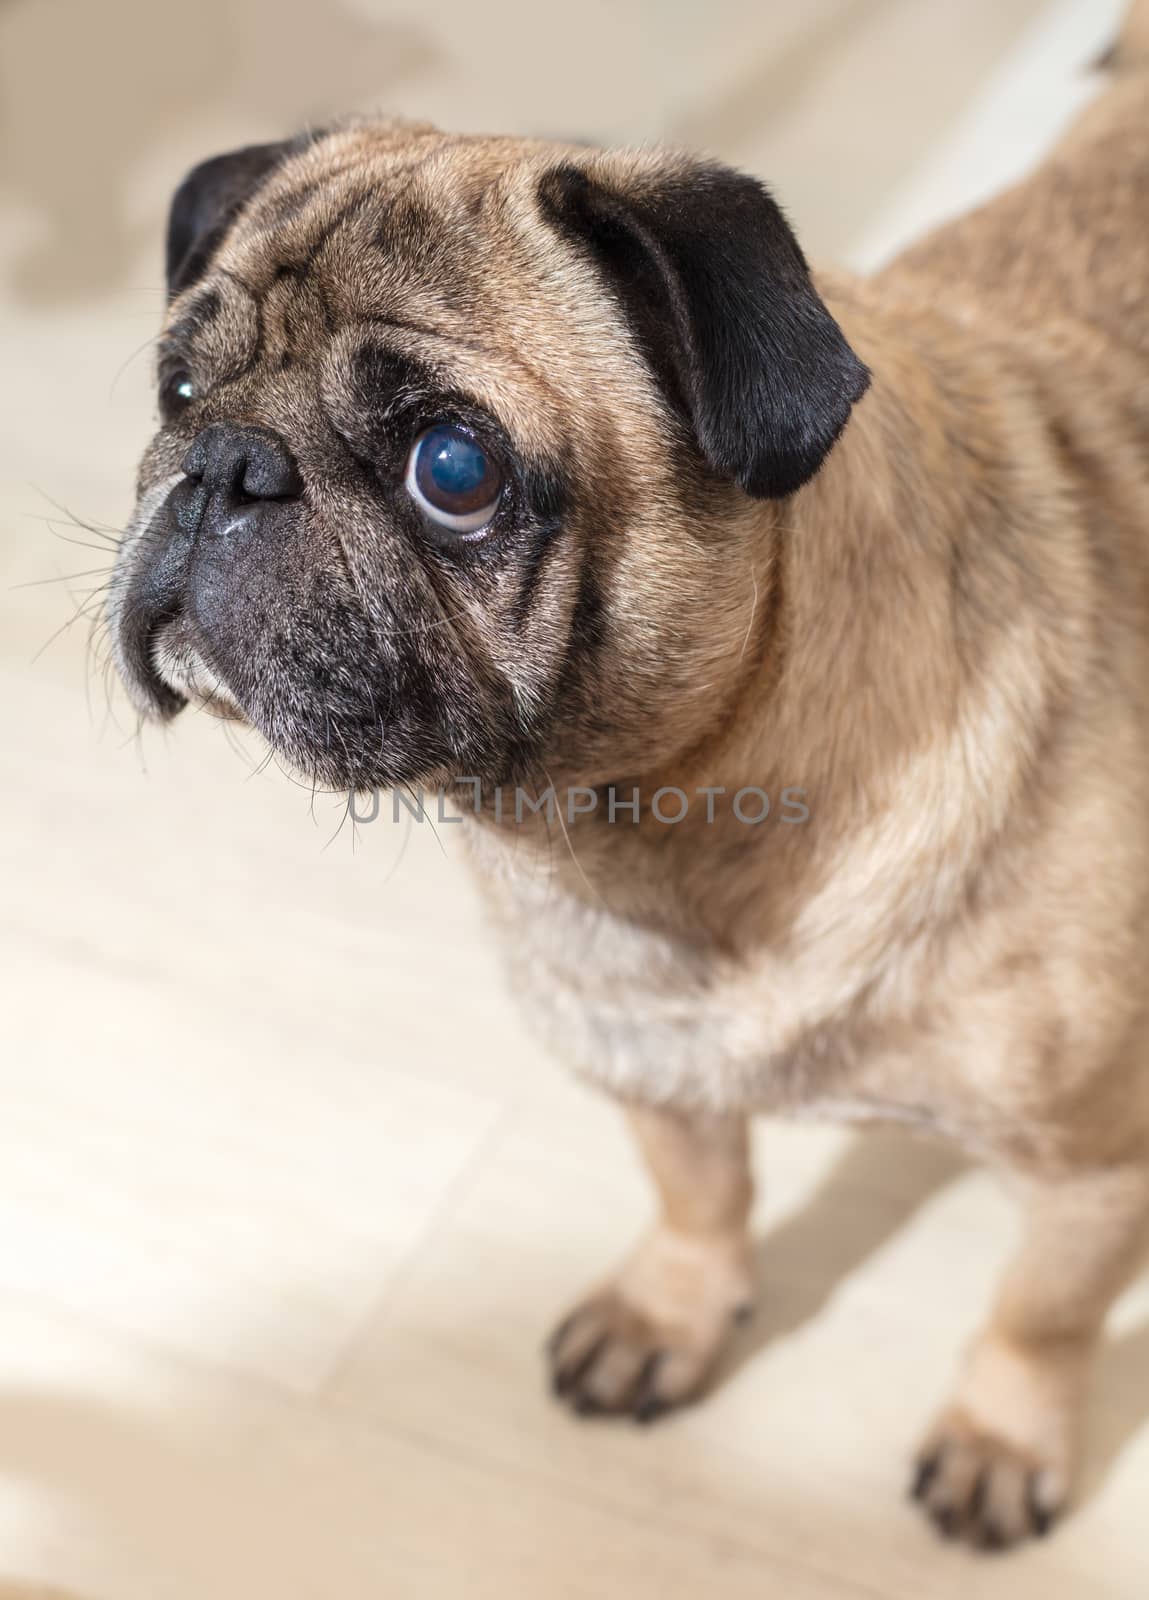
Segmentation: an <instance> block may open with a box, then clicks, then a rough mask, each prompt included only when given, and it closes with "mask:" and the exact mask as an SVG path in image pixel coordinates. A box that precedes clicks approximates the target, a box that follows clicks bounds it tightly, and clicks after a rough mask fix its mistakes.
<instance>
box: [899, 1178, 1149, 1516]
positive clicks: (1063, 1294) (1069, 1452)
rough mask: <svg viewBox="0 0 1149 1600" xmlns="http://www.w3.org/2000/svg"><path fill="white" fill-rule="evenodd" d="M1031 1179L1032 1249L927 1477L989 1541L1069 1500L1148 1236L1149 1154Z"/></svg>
mask: <svg viewBox="0 0 1149 1600" xmlns="http://www.w3.org/2000/svg"><path fill="white" fill-rule="evenodd" d="M1028 1188H1029V1193H1028V1207H1027V1213H1026V1233H1025V1238H1024V1241H1023V1244H1022V1247H1021V1250H1020V1252H1019V1254H1018V1255H1017V1257H1016V1258H1015V1260H1014V1261H1013V1263H1012V1264H1011V1266H1010V1268H1009V1271H1008V1272H1007V1274H1006V1279H1005V1283H1004V1284H1003V1286H1002V1291H1001V1294H1000V1296H999V1298H998V1302H997V1305H996V1307H995V1309H994V1314H993V1317H992V1318H991V1320H990V1323H989V1326H988V1327H987V1328H986V1329H985V1331H984V1332H983V1333H982V1334H981V1335H980V1337H979V1338H978V1339H977V1341H976V1342H975V1344H974V1346H973V1349H972V1351H971V1352H970V1357H969V1361H968V1365H967V1367H966V1369H965V1372H964V1374H963V1376H962V1379H961V1382H960V1383H959V1385H958V1389H957V1393H956V1395H955V1396H954V1400H953V1403H952V1404H951V1405H950V1406H949V1407H948V1408H947V1410H945V1411H944V1412H943V1413H942V1415H941V1417H940V1418H939V1419H938V1421H937V1423H936V1424H935V1426H934V1429H933V1430H932V1432H931V1434H930V1436H929V1437H928V1439H927V1440H926V1443H925V1445H924V1446H923V1449H922V1453H921V1456H920V1458H919V1462H918V1468H917V1476H916V1482H915V1493H916V1496H917V1498H918V1499H920V1500H921V1501H922V1502H923V1504H924V1506H925V1508H926V1510H927V1512H928V1513H929V1514H930V1516H931V1517H932V1518H933V1520H934V1521H935V1522H936V1523H937V1525H938V1527H939V1528H940V1529H941V1530H942V1532H943V1533H945V1534H947V1535H949V1536H950V1537H959V1538H965V1539H968V1540H969V1541H970V1542H971V1543H974V1544H978V1545H981V1546H984V1547H990V1548H998V1547H1002V1546H1005V1545H1011V1544H1014V1543H1016V1542H1017V1541H1018V1540H1019V1539H1023V1538H1026V1537H1027V1536H1029V1535H1031V1534H1034V1533H1038V1534H1041V1533H1044V1532H1045V1531H1046V1529H1047V1528H1048V1527H1049V1526H1050V1524H1051V1522H1052V1521H1053V1519H1054V1517H1056V1516H1057V1514H1058V1513H1059V1512H1060V1511H1061V1510H1062V1509H1063V1507H1064V1505H1065V1503H1066V1500H1067V1498H1068V1496H1069V1492H1070V1488H1071V1486H1072V1482H1073V1477H1074V1473H1075V1470H1076V1467H1077V1464H1078V1457H1079V1454H1080V1447H1081V1433H1082V1423H1083V1417H1084V1404H1085V1390H1086V1385H1087V1382H1088V1377H1089V1370H1090V1367H1091V1365H1092V1361H1093V1357H1094V1354H1095V1352H1096V1348H1097V1343H1098V1339H1099V1336H1100V1333H1101V1329H1102V1325H1103V1323H1104V1320H1105V1314H1106V1312H1107V1311H1108V1310H1109V1307H1110V1305H1111V1304H1112V1303H1113V1301H1114V1299H1115V1298H1116V1296H1117V1295H1118V1294H1119V1293H1120V1291H1121V1289H1122V1288H1123V1287H1124V1286H1125V1284H1126V1283H1127V1282H1128V1281H1129V1279H1130V1277H1131V1276H1132V1275H1133V1272H1134V1271H1135V1269H1136V1267H1137V1266H1138V1264H1139V1263H1140V1262H1141V1260H1142V1259H1143V1257H1144V1255H1145V1252H1146V1248H1147V1245H1149V1163H1146V1162H1144V1161H1139V1162H1134V1163H1132V1164H1130V1165H1126V1166H1121V1167H1113V1168H1106V1169H1103V1170H1100V1171H1096V1172H1084V1173H1080V1174H1076V1175H1073V1176H1069V1177H1064V1178H1061V1179H1059V1180H1057V1181H1052V1182H1043V1183H1031V1184H1029V1185H1028Z"/></svg>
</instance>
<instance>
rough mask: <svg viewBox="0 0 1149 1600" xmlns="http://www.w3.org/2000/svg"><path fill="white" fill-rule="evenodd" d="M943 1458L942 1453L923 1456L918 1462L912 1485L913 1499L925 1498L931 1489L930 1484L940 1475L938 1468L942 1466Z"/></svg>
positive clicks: (911, 1497) (911, 1493)
mask: <svg viewBox="0 0 1149 1600" xmlns="http://www.w3.org/2000/svg"><path fill="white" fill-rule="evenodd" d="M941 1459H942V1458H941V1456H940V1455H933V1456H923V1457H922V1459H921V1460H920V1461H919V1462H918V1464H917V1468H916V1470H915V1472H914V1481H913V1483H912V1484H911V1485H910V1499H911V1500H924V1499H925V1497H926V1491H927V1490H928V1489H929V1486H930V1484H931V1483H932V1482H933V1481H934V1479H935V1478H936V1477H937V1475H938V1468H939V1467H940V1466H941Z"/></svg>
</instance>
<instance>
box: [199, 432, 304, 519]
mask: <svg viewBox="0 0 1149 1600" xmlns="http://www.w3.org/2000/svg"><path fill="white" fill-rule="evenodd" d="M183 470H184V472H185V474H186V475H187V477H189V478H190V479H191V480H192V481H193V482H194V483H198V484H200V485H201V486H202V490H203V499H204V500H207V499H208V498H209V497H212V496H217V495H218V496H219V498H220V499H221V500H223V501H224V502H225V503H226V504H228V505H233V506H234V505H242V504H244V503H245V502H246V501H250V500H294V499H296V498H297V497H298V496H299V495H301V494H302V493H303V479H302V478H301V477H300V476H299V468H298V467H297V466H296V465H295V460H294V457H293V456H292V454H291V451H290V450H289V449H288V447H287V444H286V442H285V441H284V440H283V439H281V438H280V436H279V434H278V433H273V432H272V430H271V429H270V428H250V427H244V426H241V425H240V424H239V423H237V422H213V423H212V425H211V427H209V428H205V429H204V430H203V432H202V433H200V434H197V436H196V438H195V439H194V441H193V442H192V446H191V449H190V450H189V451H188V453H187V455H186V456H185V457H184V461H183Z"/></svg>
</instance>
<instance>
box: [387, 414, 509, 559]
mask: <svg viewBox="0 0 1149 1600" xmlns="http://www.w3.org/2000/svg"><path fill="white" fill-rule="evenodd" d="M405 484H406V488H407V493H408V494H409V495H410V496H411V498H412V500H414V502H415V504H416V505H417V506H418V508H419V510H420V511H421V512H422V513H423V516H424V517H425V518H426V520H427V521H428V522H429V523H431V524H432V526H434V527H436V528H442V529H444V530H446V531H448V532H450V533H477V532H478V531H479V529H480V528H485V527H486V525H487V524H488V523H489V522H490V520H491V518H492V517H493V516H494V515H495V512H496V511H497V510H498V509H499V502H500V500H501V499H502V495H503V474H502V469H501V468H500V467H499V465H498V463H497V462H496V461H495V460H493V459H492V457H491V456H490V455H488V453H487V452H486V451H485V450H484V449H483V447H482V445H481V444H480V443H479V441H478V439H476V437H475V435H474V434H473V433H471V432H470V431H469V430H468V429H466V428H463V427H460V426H459V425H458V424H457V423H448V422H439V423H436V424H435V425H434V426H433V427H430V428H427V429H425V431H424V432H423V433H421V434H420V435H419V437H418V438H417V439H416V440H415V443H414V445H413V446H412V447H411V454H410V455H409V456H408V458H407V475H406V479H405Z"/></svg>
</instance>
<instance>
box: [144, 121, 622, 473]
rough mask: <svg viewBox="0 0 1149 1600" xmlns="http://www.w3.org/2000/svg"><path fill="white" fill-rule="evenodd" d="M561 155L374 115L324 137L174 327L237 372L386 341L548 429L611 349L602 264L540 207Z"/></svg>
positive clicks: (262, 197) (256, 208) (232, 239)
mask: <svg viewBox="0 0 1149 1600" xmlns="http://www.w3.org/2000/svg"><path fill="white" fill-rule="evenodd" d="M566 153H567V152H565V151H564V150H562V148H561V147H552V146H546V145H541V144H539V145H535V144H531V143H528V142H526V141H509V140H494V139H478V138H476V139H467V138H449V137H446V136H444V135H441V134H438V133H430V132H427V133H422V132H419V131H414V132H412V131H411V130H408V129H396V130H389V129H387V128H380V127H378V126H372V127H370V128H363V129H355V128H352V129H348V130H346V131H343V132H340V133H337V134H334V135H330V136H327V137H325V138H323V139H321V140H319V141H317V142H316V143H315V144H313V145H312V146H311V147H309V148H308V149H306V150H305V151H303V152H301V153H300V154H298V155H295V156H293V157H292V158H291V159H289V160H288V161H286V162H285V163H284V164H283V166H282V167H280V168H279V169H277V171H276V172H275V173H274V175H273V176H272V177H271V179H270V180H269V181H268V182H267V183H266V184H265V185H264V186H263V188H262V189H261V190H260V191H259V193H258V194H257V195H256V196H255V197H254V199H253V200H252V201H251V202H249V204H248V205H247V207H245V209H244V212H243V213H242V215H241V216H240V218H239V220H238V221H237V222H236V223H235V224H234V225H233V227H232V228H231V230H230V231H229V233H228V235H227V237H226V238H225V240H224V242H223V244H222V246H221V248H220V250H219V251H218V253H217V255H216V257H215V259H214V261H213V262H212V264H211V267H210V269H209V271H208V272H207V273H206V274H205V276H204V278H203V279H202V280H201V282H200V283H199V284H198V285H197V286H196V287H195V288H193V289H191V290H189V291H188V292H187V293H185V295H183V296H181V297H180V299H178V300H177V301H176V302H175V303H174V305H173V307H172V314H171V319H170V323H169V331H170V332H173V333H175V334H176V335H177V336H179V337H183V338H191V339H194V341H195V344H196V349H197V352H198V354H199V355H200V357H201V359H203V360H204V361H205V362H207V363H208V364H211V365H212V366H213V367H215V368H216V369H217V370H218V371H219V372H221V374H222V373H224V372H226V373H227V374H228V375H232V376H234V375H235V374H236V373H240V372H242V373H243V374H246V375H249V376H250V375H251V374H253V373H255V372H259V371H264V372H275V373H282V372H284V371H286V370H287V369H289V368H291V367H293V366H294V367H297V368H298V367H308V368H315V367H318V366H319V365H320V364H322V363H325V362H326V363H328V364H330V360H331V357H332V353H333V352H338V353H342V354H343V355H350V354H353V353H354V352H355V351H356V350H357V349H360V348H363V347H364V346H366V345H370V346H373V347H381V348H383V349H385V350H390V351H393V352H394V353H396V354H399V355H402V356H404V357H407V358H418V359H419V360H420V361H421V362H422V363H424V364H425V365H426V366H427V367H428V368H429V369H430V370H431V371H432V372H434V373H435V374H436V376H437V377H438V378H439V380H440V381H441V382H443V383H444V385H445V386H446V387H455V388H461V389H464V390H466V391H467V392H468V393H469V394H471V395H472V396H473V397H474V399H475V400H476V401H477V402H478V403H480V404H482V405H485V406H487V407H488V408H490V409H491V410H493V411H495V412H496V413H499V414H501V415H503V416H507V415H510V416H512V417H518V418H520V419H522V420H524V421H525V420H526V419H527V418H530V419H532V421H533V424H534V425H533V427H532V430H531V431H532V432H533V433H535V434H536V437H537V434H538V432H539V430H540V429H542V430H543V431H547V429H546V421H545V419H546V418H548V417H549V418H551V419H554V424H555V426H557V425H558V423H559V421H560V420H561V418H562V416H563V414H564V413H568V412H569V408H570V407H571V406H572V405H577V404H578V402H579V398H580V396H583V395H585V394H586V392H587V388H588V379H590V378H592V376H593V374H592V371H591V370H590V369H592V368H593V367H594V366H596V365H598V364H599V363H600V362H601V357H602V352H603V350H604V348H606V347H608V346H609V345H610V344H611V343H617V342H618V325H617V322H616V321H614V320H613V319H612V317H611V315H610V312H609V308H608V306H607V305H606V303H605V300H604V297H603V296H602V295H601V291H600V290H599V289H598V286H597V283H596V282H595V281H594V277H593V273H592V272H591V270H590V269H589V268H588V266H587V265H586V263H585V262H583V261H581V260H580V258H579V257H578V256H577V254H576V253H575V252H573V251H571V250H570V249H569V247H567V246H565V245H564V243H563V242H562V241H561V240H560V239H559V238H558V237H557V236H556V235H555V234H554V232H553V230H552V229H551V228H550V227H549V226H548V225H547V223H546V220H545V219H544V217H543V216H542V215H541V212H540V208H539V205H538V201H537V188H538V180H539V177H540V176H541V174H542V173H543V172H544V171H545V170H546V168H547V166H548V165H549V164H550V163H552V162H553V161H554V160H555V159H556V156H558V155H561V154H566ZM596 304H597V307H598V309H597V312H596V309H595V307H596ZM564 307H567V308H571V309H572V310H573V308H577V316H576V317H572V316H571V314H570V313H569V312H568V313H566V314H564V311H563V309H562V308H564ZM604 341H605V344H604ZM580 349H581V351H582V355H581V356H580ZM592 387H593V385H592ZM539 442H544V441H542V440H540V441H539Z"/></svg>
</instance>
